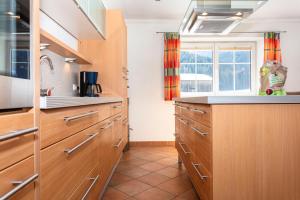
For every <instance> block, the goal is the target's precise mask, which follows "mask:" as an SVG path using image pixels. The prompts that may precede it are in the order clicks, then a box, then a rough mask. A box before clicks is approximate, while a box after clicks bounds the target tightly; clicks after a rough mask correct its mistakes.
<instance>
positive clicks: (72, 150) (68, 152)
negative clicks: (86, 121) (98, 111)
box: [65, 133, 99, 155]
mask: <svg viewBox="0 0 300 200" xmlns="http://www.w3.org/2000/svg"><path fill="white" fill-rule="evenodd" d="M98 134H99V133H94V134H91V135H89V137H88V138H87V139H86V140H84V141H83V142H81V143H80V144H78V145H76V146H75V147H73V148H72V149H65V153H67V154H68V155H71V154H72V153H74V152H75V151H77V150H78V149H80V148H81V147H82V146H83V145H85V144H86V143H88V142H89V141H91V140H92V139H94V138H95V137H96V136H97V135H98Z"/></svg>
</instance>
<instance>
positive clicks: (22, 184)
mask: <svg viewBox="0 0 300 200" xmlns="http://www.w3.org/2000/svg"><path fill="white" fill-rule="evenodd" d="M38 177H39V175H38V174H35V175H33V176H31V177H30V178H28V179H26V180H25V181H22V182H20V184H18V185H17V186H16V187H15V188H14V189H12V190H11V191H9V192H7V193H6V194H4V195H3V196H1V197H0V200H7V199H10V198H11V197H12V196H13V195H14V194H16V193H17V192H19V191H20V190H22V189H23V188H24V187H26V186H27V185H29V184H30V183H32V182H34V181H35V180H36V179H37V178H38Z"/></svg>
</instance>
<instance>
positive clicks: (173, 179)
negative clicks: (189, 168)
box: [103, 147, 199, 200]
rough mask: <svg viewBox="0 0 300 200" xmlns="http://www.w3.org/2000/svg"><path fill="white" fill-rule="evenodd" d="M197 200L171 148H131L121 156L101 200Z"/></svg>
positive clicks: (174, 150) (183, 169) (184, 171)
mask: <svg viewBox="0 0 300 200" xmlns="http://www.w3.org/2000/svg"><path fill="white" fill-rule="evenodd" d="M122 199H126V200H148V199H149V200H169V199H180V200H198V199H199V198H198V197H197V195H196V193H195V191H194V189H193V186H192V183H191V181H190V179H189V178H188V176H187V173H186V170H185V168H184V166H183V165H178V163H177V152H176V149H175V148H174V147H151V148H150V147H132V148H131V149H130V151H128V152H126V153H124V155H123V157H122V160H121V162H120V164H119V165H118V167H117V169H116V171H115V173H114V175H113V177H112V179H111V181H110V183H109V186H108V188H107V190H106V192H105V194H104V196H103V200H122Z"/></svg>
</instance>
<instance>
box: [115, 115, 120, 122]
mask: <svg viewBox="0 0 300 200" xmlns="http://www.w3.org/2000/svg"><path fill="white" fill-rule="evenodd" d="M121 119H122V116H121V115H119V116H118V117H116V118H115V119H114V122H117V121H120V120H121Z"/></svg>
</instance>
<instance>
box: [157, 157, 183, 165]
mask: <svg viewBox="0 0 300 200" xmlns="http://www.w3.org/2000/svg"><path fill="white" fill-rule="evenodd" d="M156 162H157V163H160V164H162V165H166V166H172V165H175V164H177V162H178V161H177V159H176V158H163V159H160V160H158V161H156Z"/></svg>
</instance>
